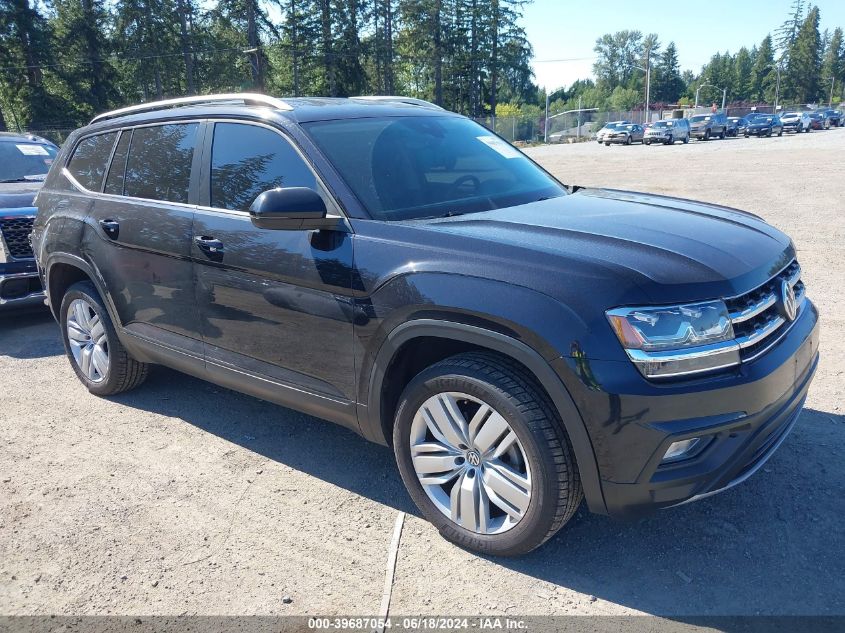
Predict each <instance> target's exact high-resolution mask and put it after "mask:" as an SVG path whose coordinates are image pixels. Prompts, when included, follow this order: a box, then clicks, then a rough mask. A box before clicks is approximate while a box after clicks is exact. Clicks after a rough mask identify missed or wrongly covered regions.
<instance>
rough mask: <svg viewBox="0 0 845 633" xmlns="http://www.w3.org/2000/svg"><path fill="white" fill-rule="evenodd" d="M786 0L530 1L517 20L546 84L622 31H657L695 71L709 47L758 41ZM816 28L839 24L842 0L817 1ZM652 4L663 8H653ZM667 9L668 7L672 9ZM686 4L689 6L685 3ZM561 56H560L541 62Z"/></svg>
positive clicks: (584, 66)
mask: <svg viewBox="0 0 845 633" xmlns="http://www.w3.org/2000/svg"><path fill="white" fill-rule="evenodd" d="M791 4H792V0H768V1H767V0H739V1H737V0H733V1H731V0H700V1H698V2H694V3H693V4H692V5H690V4H689V3H682V2H679V3H672V2H666V1H665V0H663V1H658V2H655V1H654V0H652V1H651V2H631V1H625V0H597V1H595V4H593V3H592V2H589V3H585V2H583V1H578V0H534V1H533V2H532V3H531V4H529V5H526V7H525V14H524V18H523V21H522V23H523V25H524V26H525V30H526V33H527V35H528V41H529V42H531V44H532V45H533V47H534V60H533V62H532V68H533V69H534V75H535V79H534V80H535V82H536V83H537V84H538V85H539V86H543V87H546V88H548V89H550V90H555V89H557V88H562V87H566V86H569V85H570V84H572V82H574V81H575V80H576V79H585V78H588V77H592V75H593V70H592V67H593V61H594V56H595V53H594V52H593V47H594V46H595V43H596V39H597V38H598V37H600V36H601V35H603V34H604V33H612V32H615V31H621V30H624V29H629V30H639V31H642V32H643V33H657V35H658V36H659V39H660V43H661V44H662V45H663V46H665V45H666V44H668V43H669V42H670V41H674V42H675V45H676V46H677V47H678V57H679V59H680V63H681V70H687V69H689V70H693V71H695V72H698V71H699V70H700V69H701V67H702V66H703V65H704V64H706V63H707V61H708V60H709V59H710V57H711V56H712V55H713V53H715V52H717V51H718V52H722V53H724V52H725V51H730V52H731V53H735V52H736V51H737V50H739V49H740V48H741V47H742V46H747V47H748V48H751V46H752V45H754V44H759V43H760V41H761V40H762V39H763V38H764V37H765V36H766V34H767V33H772V35H774V32H775V30H776V29H777V28H778V27H779V26H780V25H781V24H782V23H783V21H784V20H786V18H787V16H788V15H789V10H790V5H791ZM813 4H815V5H816V6H818V7H819V12H820V14H821V24H820V30H821V31H824V29H826V28H829V29H830V30H831V31H833V29H834V28H835V27H837V26H841V27H843V28H845V0H816V1H815V2H814V3H813ZM659 7H665V9H660V8H659ZM673 7H674V8H673ZM687 7H689V8H687ZM546 60H567V61H546Z"/></svg>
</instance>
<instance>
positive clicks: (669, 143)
mask: <svg viewBox="0 0 845 633" xmlns="http://www.w3.org/2000/svg"><path fill="white" fill-rule="evenodd" d="M666 143H667V144H668V145H674V144H675V137H674V136H671V135H670V136H669V138H668V139H666Z"/></svg>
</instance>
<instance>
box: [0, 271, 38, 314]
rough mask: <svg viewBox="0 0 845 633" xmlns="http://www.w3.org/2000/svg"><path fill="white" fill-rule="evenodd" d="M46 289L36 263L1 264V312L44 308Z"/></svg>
mask: <svg viewBox="0 0 845 633" xmlns="http://www.w3.org/2000/svg"><path fill="white" fill-rule="evenodd" d="M44 301H45V294H44V288H43V286H42V285H41V277H40V276H39V275H38V269H37V268H36V266H35V262H34V261H33V262H29V261H18V262H9V263H6V264H0V310H11V309H15V308H30V307H34V306H39V305H40V306H43V305H44Z"/></svg>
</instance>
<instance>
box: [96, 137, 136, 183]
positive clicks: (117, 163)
mask: <svg viewBox="0 0 845 633" xmlns="http://www.w3.org/2000/svg"><path fill="white" fill-rule="evenodd" d="M131 138H132V130H127V131H125V132H123V133H122V134H121V135H120V139H119V140H118V141H117V147H115V149H114V158H112V161H111V167H109V175H108V176H106V186H105V188H104V189H103V191H104V192H105V193H113V194H116V195H118V196H120V195H123V174H124V172H125V171H126V157H127V156H128V155H129V139H131Z"/></svg>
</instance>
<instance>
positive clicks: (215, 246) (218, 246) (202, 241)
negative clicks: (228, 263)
mask: <svg viewBox="0 0 845 633" xmlns="http://www.w3.org/2000/svg"><path fill="white" fill-rule="evenodd" d="M194 242H196V244H197V246H199V248H200V250H201V251H204V252H205V253H206V254H207V255H209V256H212V255H216V256H218V257H220V256H222V255H223V242H221V241H220V240H218V239H217V238H214V237H208V236H205V235H198V236H197V237H195V238H194Z"/></svg>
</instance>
